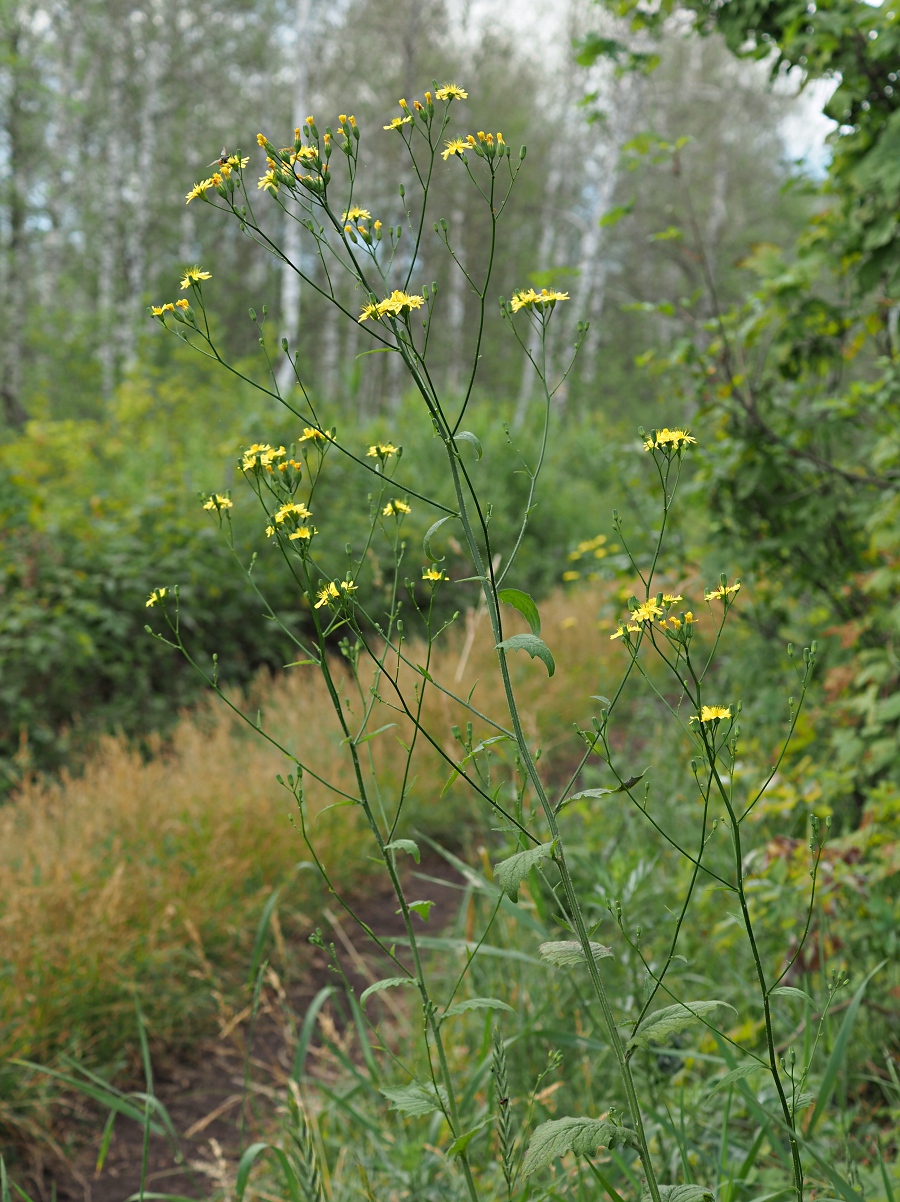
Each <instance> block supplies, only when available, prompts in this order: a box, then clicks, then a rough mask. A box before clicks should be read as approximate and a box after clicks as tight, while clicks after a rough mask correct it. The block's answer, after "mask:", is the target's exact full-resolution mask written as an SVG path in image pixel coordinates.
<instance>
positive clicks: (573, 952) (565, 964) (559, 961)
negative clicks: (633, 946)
mask: <svg viewBox="0 0 900 1202" xmlns="http://www.w3.org/2000/svg"><path fill="white" fill-rule="evenodd" d="M538 951H539V952H540V956H541V959H542V960H543V961H544V962H545V963H546V964H553V965H555V966H556V967H557V968H572V967H573V966H576V965H578V964H587V958H586V956H585V954H584V948H583V947H582V946H581V944H580V943H579V942H578V941H577V940H576V939H562V940H560V941H558V942H556V943H542V944H541V946H540V947H539V948H538ZM614 954H615V953H614V952H613V950H612V948H611V947H604V946H603V944H602V943H594V941H593V939H592V940H591V955H592V956H593V957H594V959H595V960H603V959H605V958H606V957H607V956H612V955H614Z"/></svg>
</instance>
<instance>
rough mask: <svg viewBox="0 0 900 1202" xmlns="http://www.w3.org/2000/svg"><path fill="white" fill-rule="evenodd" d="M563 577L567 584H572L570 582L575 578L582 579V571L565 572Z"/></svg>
mask: <svg viewBox="0 0 900 1202" xmlns="http://www.w3.org/2000/svg"><path fill="white" fill-rule="evenodd" d="M562 578H563V580H564V581H565V583H566V584H570V583H571V582H572V581H573V580H580V579H581V573H580V572H573V571H569V572H563V574H562Z"/></svg>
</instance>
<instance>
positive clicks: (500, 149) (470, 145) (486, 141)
mask: <svg viewBox="0 0 900 1202" xmlns="http://www.w3.org/2000/svg"><path fill="white" fill-rule="evenodd" d="M469 150H472V151H474V152H475V154H477V155H478V156H479V158H482V159H493V158H495V157H496V156H497V155H498V154H499V155H501V156H502V155H503V154H504V152H506V151H507V150H508V148H507V145H506V143H505V142H504V140H503V134H501V133H500V132H499V130H498V131H497V135H496V138H495V136H494V134H491V133H487V134H486V133H485V132H484V130H483V129H480V130H479V131H478V133H477V134H466V136H465V137H464V138H448V139H447V141H446V142H445V143H444V149H443V150H442V151H441V158H442V159H443V160H444V162H445V163H446V161H447V160H448V159H449V158H450V157H451V156H453V155H456V156H458V157H459V158H465V155H466V152H467V151H469Z"/></svg>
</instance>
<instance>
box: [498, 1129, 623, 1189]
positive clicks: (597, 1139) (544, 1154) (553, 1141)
mask: <svg viewBox="0 0 900 1202" xmlns="http://www.w3.org/2000/svg"><path fill="white" fill-rule="evenodd" d="M626 1145H630V1146H631V1147H637V1139H636V1136H635V1133H634V1132H633V1131H630V1130H629V1129H628V1128H627V1127H617V1126H616V1125H615V1124H614V1123H610V1122H608V1121H607V1120H604V1119H589V1118H564V1119H552V1120H551V1121H550V1122H549V1123H541V1125H540V1127H538V1128H537V1130H536V1131H535V1133H534V1134H533V1135H532V1137H531V1141H530V1143H529V1144H528V1152H527V1154H526V1156H525V1160H524V1162H523V1164H522V1172H523V1173H524V1175H525V1176H526V1177H530V1176H531V1174H532V1173H534V1172H536V1171H537V1170H538V1169H543V1168H546V1167H547V1165H549V1164H551V1163H552V1162H553V1161H554V1160H555V1159H556V1158H557V1156H565V1154H566V1152H574V1153H575V1155H576V1156H591V1155H593V1153H594V1152H596V1151H597V1149H598V1148H617V1147H623V1146H626Z"/></svg>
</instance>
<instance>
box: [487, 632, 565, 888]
mask: <svg viewBox="0 0 900 1202" xmlns="http://www.w3.org/2000/svg"><path fill="white" fill-rule="evenodd" d="M526 637H527V636H526ZM554 850H555V847H554V844H553V843H541V845H540V846H539V847H529V848H528V849H527V850H526V851H517V852H516V854H515V855H514V856H510V857H509V859H508V860H501V861H500V863H499V864H495V865H494V879H495V880H496V882H497V884H498V885H499V886H500V888H501V889H502V890H503V892H504V893H505V894H506V895H507V897H508V898H509V899H510V901H514V902H517V901H518V900H519V886H520V885H521V883H522V881H524V880H525V878H526V877H527V876H528V874H529V872H531V870H532V868H536V867H537V866H538V864H540V862H541V861H542V860H547V859H550V857H551V856H552V855H553V852H554Z"/></svg>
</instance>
